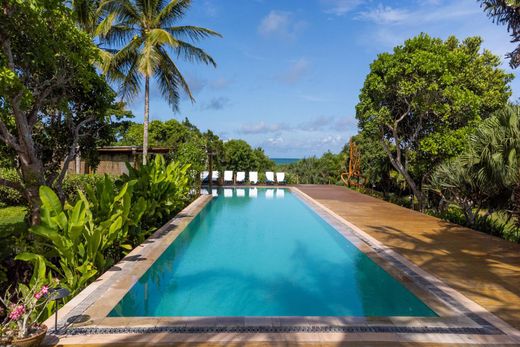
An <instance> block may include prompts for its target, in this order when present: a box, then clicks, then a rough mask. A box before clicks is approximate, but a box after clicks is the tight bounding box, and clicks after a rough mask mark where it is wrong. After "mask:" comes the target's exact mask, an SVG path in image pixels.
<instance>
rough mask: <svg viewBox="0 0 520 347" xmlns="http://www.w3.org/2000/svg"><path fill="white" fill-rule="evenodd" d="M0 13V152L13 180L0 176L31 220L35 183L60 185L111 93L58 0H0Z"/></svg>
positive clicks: (100, 131)
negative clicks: (19, 198) (13, 172)
mask: <svg viewBox="0 0 520 347" xmlns="http://www.w3.org/2000/svg"><path fill="white" fill-rule="evenodd" d="M0 6H1V11H0V42H1V47H0V141H1V142H3V144H4V145H5V146H6V147H7V148H8V151H7V152H6V153H4V152H5V151H3V150H0V153H2V155H4V154H5V155H7V156H8V157H9V159H10V160H9V162H10V163H11V164H14V165H16V168H17V171H18V173H19V175H20V182H21V183H20V182H17V181H12V180H8V179H4V178H0V184H2V185H5V186H8V187H10V188H13V189H15V190H18V191H19V192H20V193H21V194H22V195H23V196H24V197H25V199H26V200H27V201H28V202H29V205H30V209H31V215H32V222H33V223H36V222H38V217H39V205H40V199H39V197H38V189H39V187H40V186H41V185H43V184H45V185H48V186H52V187H54V188H55V189H57V190H58V191H60V190H61V182H62V180H63V178H64V176H65V173H66V171H67V168H68V164H69V162H70V161H71V160H72V159H73V158H74V157H75V156H76V154H77V152H78V150H79V151H81V152H82V154H83V155H84V156H85V157H88V156H89V153H90V155H94V154H93V152H95V148H96V145H97V144H99V142H98V140H99V139H103V138H107V137H108V136H106V134H105V133H104V132H105V131H106V130H107V128H109V127H107V126H106V125H107V123H109V121H110V116H111V115H112V113H111V108H112V107H113V106H114V105H113V100H114V97H115V93H114V92H113V91H112V90H111V89H110V87H109V86H108V85H107V83H106V82H105V80H104V79H103V78H102V77H100V76H99V75H98V74H97V73H96V70H95V68H94V66H93V65H92V64H93V62H94V61H96V60H97V59H98V55H97V49H96V47H94V45H93V44H92V42H91V40H90V38H89V37H88V35H86V34H85V33H84V32H83V31H81V30H79V29H78V28H77V27H76V25H75V23H74V21H73V20H72V16H71V11H70V9H69V8H68V7H66V6H65V5H63V3H62V1H58V0H54V1H53V0H45V1H44V0H6V1H2V2H1V5H0Z"/></svg>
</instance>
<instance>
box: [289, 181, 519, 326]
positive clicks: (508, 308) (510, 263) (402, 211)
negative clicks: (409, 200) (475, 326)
mask: <svg viewBox="0 0 520 347" xmlns="http://www.w3.org/2000/svg"><path fill="white" fill-rule="evenodd" d="M298 188H299V189H300V190H301V191H303V192H304V193H305V194H307V195H309V196H310V197H312V198H313V199H315V200H316V201H318V202H319V203H321V204H323V205H324V206H326V207H327V208H329V209H330V210H332V211H333V212H335V213H336V214H337V215H339V216H341V217H343V218H345V219H346V220H348V221H349V222H351V223H352V224H354V225H356V226H357V227H359V228H361V229H363V231H365V232H366V233H368V234H369V235H370V236H372V237H374V238H375V239H377V240H378V241H380V242H381V243H383V244H384V245H386V246H388V247H390V248H391V249H393V250H394V251H396V252H397V253H399V254H400V255H402V256H404V257H405V258H407V259H408V260H410V261H411V262H412V263H414V264H415V265H417V266H419V267H420V268H422V269H423V270H426V271H427V272H428V273H430V274H432V275H434V276H436V277H438V278H439V279H440V280H442V281H443V282H445V283H446V284H448V285H449V286H450V287H452V288H454V289H455V290H457V291H459V292H460V293H461V294H463V295H465V296H466V297H468V298H469V299H471V300H473V301H475V302H476V303H478V304H480V305H481V306H483V307H484V308H486V309H487V310H488V311H490V312H491V313H493V314H495V315H496V316H498V317H500V318H502V319H503V320H505V321H506V322H508V323H509V324H511V325H512V326H513V327H515V328H517V329H520V245H518V244H514V243H511V242H508V241H505V240H502V239H499V238H497V237H493V236H489V235H486V234H483V233H481V232H477V231H474V230H471V229H468V228H464V227H461V226H459V225H456V224H452V223H448V222H445V221H442V220H440V219H438V218H434V217H431V216H427V215H424V214H422V213H418V212H415V211H412V210H409V209H406V208H403V207H400V206H397V205H394V204H391V203H388V202H385V201H383V200H380V199H376V198H372V197H370V196H367V195H364V194H360V193H358V192H355V191H353V190H350V189H348V188H346V187H340V186H324V185H300V186H298Z"/></svg>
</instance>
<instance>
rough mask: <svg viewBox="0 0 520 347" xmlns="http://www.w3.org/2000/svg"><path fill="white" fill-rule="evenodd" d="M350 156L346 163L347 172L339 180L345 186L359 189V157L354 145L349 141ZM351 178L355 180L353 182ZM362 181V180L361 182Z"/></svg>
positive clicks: (360, 184)
mask: <svg viewBox="0 0 520 347" xmlns="http://www.w3.org/2000/svg"><path fill="white" fill-rule="evenodd" d="M349 147H350V155H349V162H348V172H344V173H342V174H341V179H342V180H343V182H344V183H345V184H346V185H347V186H349V187H350V186H355V187H361V186H363V183H360V179H363V177H362V176H361V155H360V153H359V149H358V147H357V145H356V143H355V142H354V141H353V140H352V139H350V144H349ZM353 178H355V179H356V180H355V181H354V180H353ZM362 181H363V180H362Z"/></svg>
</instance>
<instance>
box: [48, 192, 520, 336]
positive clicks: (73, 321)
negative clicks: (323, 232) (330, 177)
mask: <svg viewBox="0 0 520 347" xmlns="http://www.w3.org/2000/svg"><path fill="white" fill-rule="evenodd" d="M239 187H243V188H249V187H250V186H248V185H244V186H239ZM256 187H258V188H287V189H290V190H291V191H292V192H293V194H294V195H295V196H297V197H298V198H299V199H300V200H301V201H303V202H304V203H305V204H306V205H307V206H309V207H310V208H311V209H312V210H314V212H316V213H317V214H318V215H319V216H320V217H321V218H323V219H324V220H325V221H326V222H327V223H329V224H330V225H332V226H333V227H334V228H335V229H336V230H337V231H338V232H339V233H340V234H342V235H343V236H344V237H345V238H347V239H348V240H349V241H350V242H351V243H353V244H354V245H355V246H356V247H357V248H359V249H360V250H361V251H362V252H363V253H365V254H367V255H368V256H369V257H370V258H371V259H372V260H374V261H375V262H376V263H378V265H380V266H381V267H383V268H384V269H385V271H387V272H389V273H390V274H391V275H392V276H394V277H396V278H397V279H398V280H399V281H400V282H401V283H402V284H403V285H405V286H406V287H407V288H408V289H409V290H410V291H412V292H413V293H414V295H416V296H418V297H419V298H420V299H421V300H422V301H423V302H425V303H426V304H427V305H428V306H429V307H430V308H432V309H433V310H434V311H435V312H436V313H437V314H438V315H439V317H429V318H425V317H107V315H108V313H109V312H110V311H111V310H112V308H113V307H114V306H115V305H116V304H117V303H118V302H119V300H120V299H121V298H122V297H123V296H124V295H125V294H126V293H127V292H128V290H130V288H131V287H132V286H133V284H134V283H135V282H137V280H138V279H139V278H140V277H141V276H142V275H143V274H144V273H145V272H146V270H147V269H148V268H149V267H150V266H151V265H152V264H153V263H154V262H155V260H156V259H157V258H159V256H160V255H161V254H162V253H163V252H164V250H165V249H166V248H168V246H169V245H170V244H171V243H172V242H173V241H174V240H175V239H176V238H177V236H178V235H179V234H180V233H181V232H182V231H183V230H184V229H185V228H186V226H187V225H188V224H189V223H190V222H191V221H192V220H193V218H195V217H196V215H197V214H198V213H199V212H200V211H201V210H202V209H203V208H204V207H205V206H206V204H207V203H208V202H209V201H211V199H212V197H211V196H210V195H205V196H200V197H199V198H197V199H196V200H195V201H194V202H193V203H191V204H190V205H189V206H188V207H186V208H185V209H184V210H183V211H181V212H180V213H179V214H178V215H177V216H175V218H173V219H172V220H171V221H169V222H168V223H167V224H166V225H164V226H163V227H162V228H161V229H159V230H158V231H157V232H156V233H154V235H152V236H151V237H150V238H149V239H148V240H146V241H145V242H144V243H143V244H142V245H140V246H138V247H137V248H136V249H134V250H133V251H132V252H131V253H130V254H128V255H127V256H126V257H125V258H124V259H123V260H122V261H121V262H120V263H118V264H117V265H115V266H114V267H113V268H111V269H110V270H108V271H107V272H106V273H105V274H103V275H102V276H101V277H100V278H99V279H97V280H96V281H95V282H94V283H92V284H91V285H89V286H88V287H87V288H86V289H85V290H83V291H82V292H81V293H80V294H79V295H77V296H76V297H75V298H74V299H72V300H71V301H70V302H69V303H67V304H66V305H65V306H64V307H63V308H62V309H60V311H59V313H58V314H59V317H60V320H59V321H58V327H59V332H58V334H57V335H52V334H51V335H49V336H48V338H47V339H46V344H48V345H53V344H56V343H59V345H101V344H102V345H105V344H124V345H131V344H135V345H141V344H143V343H144V342H145V341H146V342H147V343H148V342H152V341H153V343H154V344H161V343H164V344H169V343H175V342H185V343H195V344H198V343H202V342H211V343H217V344H218V343H235V342H241V343H243V342H247V343H264V342H267V343H269V344H270V345H271V344H278V343H280V344H283V343H290V342H301V343H311V344H320V343H328V342H330V343H338V342H342V341H367V342H368V341H374V342H375V341H378V342H387V343H392V342H396V343H404V342H412V343H414V342H418V343H423V342H424V343H448V344H454V343H457V344H467V343H469V344H479V343H483V344H497V345H507V344H509V345H514V344H520V333H519V332H518V331H517V330H515V329H514V328H512V327H511V326H509V325H508V324H507V323H505V322H504V321H502V320H501V319H499V318H498V317H496V316H494V315H493V314H491V313H489V312H488V311H487V310H485V309H484V308H482V307H481V306H480V305H477V304H476V303H474V302H473V301H471V300H469V299H467V298H466V297H464V296H463V295H462V294H460V293H458V292H457V291H455V290H453V289H452V288H450V287H448V286H447V285H445V284H444V283H443V282H441V281H440V280H439V279H437V278H435V277H434V276H432V275H430V274H428V273H426V272H425V271H423V270H421V269H420V268H419V267H417V266H416V265H415V264H413V263H411V262H409V261H408V260H406V259H405V258H404V257H402V256H400V255H399V254H397V253H395V252H394V251H392V250H391V249H389V248H388V247H385V246H384V245H383V244H381V243H380V242H379V241H377V240H376V239H374V238H372V237H371V236H369V235H368V234H367V233H365V232H364V231H363V230H361V229H359V228H357V227H356V226H355V225H353V224H351V223H350V222H348V221H346V220H345V219H344V218H342V217H340V216H338V215H337V214H335V213H334V212H333V211H331V210H329V209H328V208H327V207H325V206H324V205H322V204H320V203H319V202H317V201H316V200H314V199H312V198H311V197H310V196H308V195H307V194H305V193H303V192H302V191H301V190H300V189H298V188H296V187H290V186H286V185H284V186H276V185H270V186H256ZM46 325H47V326H49V331H50V332H52V331H53V329H54V319H53V317H51V318H49V320H48V321H47V322H46ZM58 339H59V342H58Z"/></svg>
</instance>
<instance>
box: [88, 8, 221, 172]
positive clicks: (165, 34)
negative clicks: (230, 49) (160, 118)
mask: <svg viewBox="0 0 520 347" xmlns="http://www.w3.org/2000/svg"><path fill="white" fill-rule="evenodd" d="M190 6H191V0H169V1H165V0H153V1H146V0H130V1H128V0H104V1H101V3H100V8H99V13H100V15H101V17H102V20H101V21H100V23H99V25H98V27H97V29H96V31H95V34H96V36H97V37H98V38H99V40H100V42H101V44H102V45H104V46H107V47H111V48H113V50H114V53H113V55H112V58H111V59H110V64H108V65H107V66H106V69H105V73H106V74H107V76H109V77H110V78H113V79H114V80H115V81H117V82H119V83H120V88H119V93H120V95H121V96H122V97H123V98H125V99H132V98H134V97H135V96H136V95H138V94H139V92H140V90H141V83H142V80H143V78H144V119H143V164H146V161H147V155H148V126H149V112H150V81H151V79H152V78H154V79H155V81H156V83H157V85H158V87H159V90H160V92H161V94H162V95H163V97H164V98H165V99H166V100H167V101H168V103H169V104H170V106H171V107H172V108H173V110H177V109H178V104H179V100H180V92H181V90H182V91H184V92H185V93H186V95H188V97H189V98H190V99H191V100H192V101H193V100H194V98H193V95H192V93H191V90H190V87H189V85H188V83H187V82H186V80H185V79H184V76H183V75H182V73H181V72H180V70H179V68H178V66H177V64H176V62H175V61H174V60H172V58H171V56H172V55H175V56H177V57H181V58H183V59H185V60H187V61H189V62H202V63H205V64H208V65H213V66H216V63H215V61H214V60H213V58H212V57H211V56H210V55H208V54H207V53H206V52H205V51H204V50H202V49H201V48H198V47H196V46H194V45H193V44H192V43H193V42H197V41H199V40H201V39H203V38H206V37H209V36H220V34H218V33H217V32H215V31H213V30H210V29H206V28H201V27H197V26H191V25H177V23H178V22H179V21H180V20H181V19H182V18H183V17H184V16H185V14H186V11H187V10H188V9H189V7H190ZM187 40H190V41H192V43H190V42H188V41H187ZM120 47H122V48H120Z"/></svg>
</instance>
